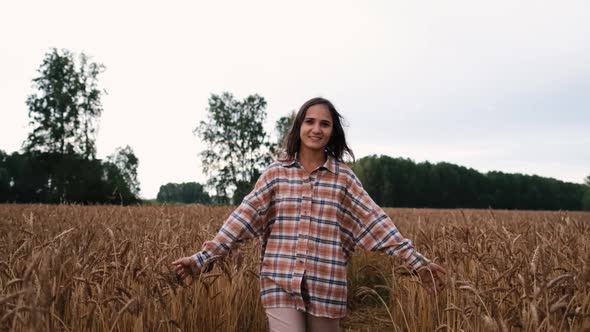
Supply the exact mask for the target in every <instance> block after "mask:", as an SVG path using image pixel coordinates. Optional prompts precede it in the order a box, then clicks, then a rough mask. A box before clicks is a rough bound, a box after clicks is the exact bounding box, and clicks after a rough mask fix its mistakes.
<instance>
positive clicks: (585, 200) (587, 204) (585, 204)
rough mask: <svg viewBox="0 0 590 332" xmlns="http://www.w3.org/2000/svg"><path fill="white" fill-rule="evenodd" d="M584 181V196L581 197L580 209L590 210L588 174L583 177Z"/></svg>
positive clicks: (589, 178)
mask: <svg viewBox="0 0 590 332" xmlns="http://www.w3.org/2000/svg"><path fill="white" fill-rule="evenodd" d="M584 183H585V185H586V190H585V191H584V196H583V197H582V209H583V210H586V211H590V175H588V176H587V177H586V179H584Z"/></svg>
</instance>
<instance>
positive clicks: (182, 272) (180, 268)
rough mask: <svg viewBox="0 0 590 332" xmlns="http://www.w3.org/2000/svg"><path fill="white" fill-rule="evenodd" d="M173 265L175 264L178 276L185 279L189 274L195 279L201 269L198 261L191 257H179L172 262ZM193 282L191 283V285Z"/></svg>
mask: <svg viewBox="0 0 590 332" xmlns="http://www.w3.org/2000/svg"><path fill="white" fill-rule="evenodd" d="M172 265H173V266H174V272H175V273H176V277H177V278H179V279H180V280H184V279H185V278H186V277H188V276H191V279H194V277H195V276H196V275H197V274H198V273H199V270H200V269H199V267H198V266H197V263H196V262H195V261H194V260H193V259H192V258H191V257H182V258H179V259H177V260H175V261H174V262H172ZM191 283H192V282H191ZM191 283H189V285H190V284H191Z"/></svg>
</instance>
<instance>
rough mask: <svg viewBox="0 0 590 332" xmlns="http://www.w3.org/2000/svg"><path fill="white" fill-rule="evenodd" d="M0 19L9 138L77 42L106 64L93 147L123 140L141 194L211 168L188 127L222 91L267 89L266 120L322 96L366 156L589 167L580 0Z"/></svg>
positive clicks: (19, 137) (99, 9)
mask: <svg viewBox="0 0 590 332" xmlns="http://www.w3.org/2000/svg"><path fill="white" fill-rule="evenodd" d="M0 31H2V32H1V36H2V38H1V39H0V112H1V115H2V117H1V121H0V149H2V150H4V151H6V152H12V151H15V150H19V149H20V147H21V144H22V142H23V140H24V139H25V138H26V136H27V134H28V132H29V128H28V127H27V122H28V118H27V107H26V105H25V100H26V98H27V96H28V95H29V94H31V92H32V91H33V89H32V84H31V80H32V79H33V78H34V77H36V75H37V73H36V70H37V69H38V68H39V66H40V64H41V61H42V59H43V57H44V54H45V53H46V52H48V51H49V50H50V48H52V47H57V48H60V49H61V48H66V49H69V50H71V51H73V52H76V53H80V52H84V53H86V54H87V55H89V56H91V57H92V59H93V60H94V61H95V62H99V63H102V64H104V65H105V66H106V68H107V69H106V71H105V72H104V73H103V74H102V75H101V76H99V85H100V87H101V88H103V89H105V90H106V91H107V92H108V94H107V95H105V96H104V97H103V99H102V101H103V106H104V113H103V115H102V117H101V119H100V129H99V133H98V137H97V145H98V157H99V158H103V157H105V156H107V155H109V154H111V153H112V152H113V151H114V150H115V149H116V148H117V147H119V146H125V145H130V146H131V147H132V148H133V149H134V151H135V153H136V155H137V156H138V158H139V161H140V166H139V180H140V182H141V195H142V196H143V197H144V198H153V197H155V196H156V194H157V192H158V189H159V187H160V185H162V184H165V183H168V182H188V181H198V182H204V181H205V180H206V177H205V175H204V174H203V173H202V171H201V166H200V160H199V157H198V153H199V152H200V151H201V150H202V149H203V148H204V145H203V144H202V143H201V142H200V141H199V139H198V137H196V136H194V135H193V133H192V130H193V129H194V128H195V127H196V125H197V124H198V123H199V121H200V120H203V119H205V115H206V113H205V110H206V106H207V99H208V97H209V96H210V94H211V93H221V92H223V91H229V92H232V93H233V94H234V95H235V96H236V97H238V98H243V97H246V96H247V95H249V94H254V93H258V94H260V95H262V96H263V97H264V98H265V99H266V100H267V102H268V107H267V113H268V118H267V121H266V126H267V128H268V130H269V131H271V130H272V129H273V127H274V122H275V121H276V120H277V119H278V118H279V117H281V116H283V115H285V114H287V113H288V112H289V111H290V110H293V109H298V108H299V107H300V106H301V104H302V103H303V102H305V101H306V100H307V99H309V98H311V97H315V96H323V97H326V98H328V99H330V100H332V101H333V103H334V104H335V105H336V107H337V108H338V110H339V111H340V112H341V113H342V114H343V115H344V117H345V119H346V122H347V124H348V127H347V128H346V130H347V135H348V140H349V143H350V145H351V146H352V148H353V150H354V152H355V154H356V155H357V157H363V156H366V155H370V154H384V155H389V156H393V157H404V158H411V159H413V160H415V161H416V162H421V161H425V160H428V161H431V162H439V161H447V162H451V163H455V164H459V165H463V166H467V167H472V168H475V169H477V170H479V171H482V172H486V171H489V170H499V171H504V172H519V173H524V174H537V175H541V176H547V177H554V178H557V179H560V180H564V181H569V182H576V183H581V182H582V181H583V179H584V177H586V176H587V175H589V174H590V135H589V134H588V133H589V132H590V42H589V40H590V5H588V2H587V1H514V0H512V1H486V2H485V3H484V2H480V1H391V0H390V1H342V0H340V1H291V2H286V1H166V2H164V1H160V2H150V1H100V2H90V1H5V2H2V4H0Z"/></svg>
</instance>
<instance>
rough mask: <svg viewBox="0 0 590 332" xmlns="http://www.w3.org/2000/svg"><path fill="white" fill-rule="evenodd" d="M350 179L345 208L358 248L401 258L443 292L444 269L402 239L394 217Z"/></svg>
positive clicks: (431, 286) (428, 284)
mask: <svg viewBox="0 0 590 332" xmlns="http://www.w3.org/2000/svg"><path fill="white" fill-rule="evenodd" d="M351 177H352V178H351V181H350V184H349V185H348V186H347V192H346V195H345V197H344V200H343V205H344V211H345V212H344V217H345V219H348V222H347V224H348V225H352V226H351V228H352V231H351V233H352V234H353V236H354V242H355V245H357V246H359V247H361V248H363V249H366V250H371V251H380V252H385V253H387V254H388V255H390V256H396V257H399V258H401V259H402V260H404V261H405V262H406V265H407V266H408V267H409V268H410V269H412V270H413V271H415V272H416V273H417V274H418V276H419V277H420V279H421V281H422V283H423V285H424V287H425V288H426V289H428V290H429V291H434V292H437V291H441V290H442V289H443V288H444V281H443V278H442V277H443V275H444V274H446V271H445V269H444V268H443V267H441V266H439V265H438V264H435V263H432V262H430V261H429V260H428V259H426V258H425V257H424V256H422V254H420V253H419V252H418V251H417V250H416V248H415V247H414V246H413V244H412V241H411V240H409V239H406V238H405V237H403V235H402V234H401V233H400V232H399V230H398V229H397V227H396V226H395V224H394V223H393V221H392V220H391V218H389V216H387V214H386V213H385V212H384V211H383V209H381V208H380V207H379V206H378V205H377V204H376V203H375V202H374V201H373V200H372V199H371V197H370V196H369V194H368V193H367V192H366V191H365V189H364V188H363V187H362V185H361V183H360V181H359V180H358V179H357V178H356V176H355V175H354V173H352V174H351Z"/></svg>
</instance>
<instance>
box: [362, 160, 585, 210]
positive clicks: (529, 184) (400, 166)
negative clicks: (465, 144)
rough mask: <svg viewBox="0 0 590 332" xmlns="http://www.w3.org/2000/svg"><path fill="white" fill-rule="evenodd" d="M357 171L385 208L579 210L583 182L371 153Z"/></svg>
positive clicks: (582, 193)
mask: <svg viewBox="0 0 590 332" xmlns="http://www.w3.org/2000/svg"><path fill="white" fill-rule="evenodd" d="M353 169H354V171H355V173H356V174H357V176H358V177H359V179H360V180H361V182H362V183H363V186H364V187H365V189H366V190H367V192H368V193H369V194H370V195H371V197H372V198H373V200H375V202H376V203H378V204H380V205H382V206H391V207H395V206H403V207H432V208H490V207H491V208H495V209H529V210H541V209H543V210H559V209H562V210H580V209H581V208H582V205H581V202H582V196H583V195H584V190H585V189H584V186H582V185H579V184H574V183H566V182H562V181H559V180H555V179H550V178H543V177H540V176H535V175H533V176H530V175H523V174H506V173H502V172H488V173H486V174H482V173H480V172H478V171H476V170H474V169H470V168H469V169H468V168H466V167H462V166H458V165H453V164H450V163H444V162H443V163H438V164H432V163H429V162H423V163H414V162H413V161H412V160H410V159H403V158H391V157H387V156H379V157H377V156H368V157H364V158H361V159H359V160H357V162H356V163H355V164H354V165H353Z"/></svg>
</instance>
